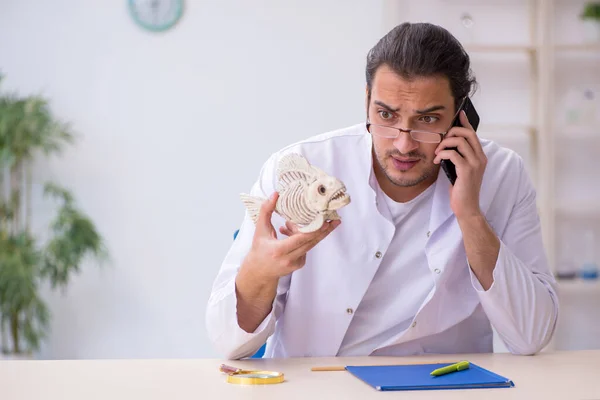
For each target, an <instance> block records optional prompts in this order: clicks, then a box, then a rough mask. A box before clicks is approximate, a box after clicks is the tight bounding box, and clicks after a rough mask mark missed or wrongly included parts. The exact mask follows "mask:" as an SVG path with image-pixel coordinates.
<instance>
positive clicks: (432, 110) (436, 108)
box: [415, 105, 446, 114]
mask: <svg viewBox="0 0 600 400" xmlns="http://www.w3.org/2000/svg"><path fill="white" fill-rule="evenodd" d="M445 109H446V107H444V106H441V105H440V106H432V107H429V108H426V109H424V110H415V112H416V113H417V114H427V113H430V112H434V111H438V110H445Z"/></svg>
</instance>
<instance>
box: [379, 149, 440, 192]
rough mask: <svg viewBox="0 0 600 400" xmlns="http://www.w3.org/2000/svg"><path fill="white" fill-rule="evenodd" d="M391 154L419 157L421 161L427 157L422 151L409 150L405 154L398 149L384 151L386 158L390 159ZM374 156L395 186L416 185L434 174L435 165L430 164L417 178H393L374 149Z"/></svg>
mask: <svg viewBox="0 0 600 400" xmlns="http://www.w3.org/2000/svg"><path fill="white" fill-rule="evenodd" d="M392 156H404V157H408V158H413V159H419V160H421V161H424V160H426V159H427V157H425V155H424V154H422V153H418V152H414V151H413V152H410V153H408V154H406V155H402V154H401V153H400V152H398V151H388V152H387V153H386V156H385V157H386V159H390V158H391V157H392ZM375 158H376V160H377V163H378V164H379V167H380V168H381V170H382V171H383V173H384V175H385V176H386V178H387V179H388V180H389V181H390V182H391V183H392V184H394V185H395V186H399V187H411V186H416V185H418V184H420V183H422V182H423V181H426V180H427V179H429V178H431V177H432V176H433V175H434V174H435V169H436V168H435V165H433V164H432V165H431V168H428V169H427V170H425V171H424V172H423V174H422V175H421V176H419V177H417V178H414V179H402V178H394V177H393V176H392V175H391V174H390V171H389V167H388V166H387V165H386V164H385V163H384V162H383V160H382V159H381V157H379V154H378V153H377V151H375Z"/></svg>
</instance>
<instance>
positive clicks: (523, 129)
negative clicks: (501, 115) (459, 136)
mask: <svg viewBox="0 0 600 400" xmlns="http://www.w3.org/2000/svg"><path fill="white" fill-rule="evenodd" d="M477 132H478V134H480V135H481V136H482V137H485V138H490V139H492V140H494V139H510V140H529V139H531V137H532V136H536V134H537V129H536V127H534V126H531V125H524V124H523V125H519V124H513V125H510V124H506V125H504V124H481V125H480V126H479V128H477Z"/></svg>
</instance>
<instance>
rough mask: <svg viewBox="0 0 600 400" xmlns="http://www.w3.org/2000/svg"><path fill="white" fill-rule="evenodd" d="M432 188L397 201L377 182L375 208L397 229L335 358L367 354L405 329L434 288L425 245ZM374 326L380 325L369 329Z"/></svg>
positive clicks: (432, 186)
mask: <svg viewBox="0 0 600 400" xmlns="http://www.w3.org/2000/svg"><path fill="white" fill-rule="evenodd" d="M434 187H435V184H433V185H431V186H430V187H428V188H427V189H426V190H425V191H423V193H421V194H420V195H419V196H417V197H416V198H414V199H412V200H411V201H409V202H406V203H397V202H395V201H394V200H392V199H391V198H389V197H388V196H387V195H386V194H385V193H384V192H383V191H382V190H381V188H380V187H379V185H377V198H378V207H379V209H380V212H381V213H382V214H383V215H390V216H391V218H392V221H393V223H394V225H395V226H396V231H395V233H394V237H393V239H392V242H391V244H390V247H389V249H388V251H387V252H386V254H385V255H384V258H383V260H382V262H381V264H380V266H379V269H378V270H377V272H376V274H375V276H374V277H373V280H372V282H371V284H370V285H369V288H368V290H367V292H366V293H365V296H364V297H363V299H362V301H361V303H360V304H359V306H358V307H357V308H356V310H355V312H354V315H353V318H352V322H351V323H350V327H349V329H348V331H347V333H346V336H345V337H344V340H343V342H342V345H341V347H340V350H339V352H338V356H363V355H369V354H371V353H372V352H373V351H374V350H376V349H377V348H378V347H379V346H381V345H382V344H384V343H385V342H386V341H387V340H389V339H390V338H391V337H393V336H395V335H397V334H399V333H401V332H402V331H404V330H405V329H406V328H408V327H409V326H410V323H411V321H412V319H413V317H414V316H415V315H416V313H417V311H418V310H419V308H420V307H421V305H422V304H423V302H424V300H425V298H426V297H427V295H428V294H429V292H430V291H431V290H432V289H433V287H434V280H433V276H432V272H431V271H430V269H429V266H428V263H427V258H426V255H425V243H426V241H427V229H428V225H429V215H430V211H431V201H432V198H433V190H434V189H433V188H434ZM382 200H383V201H382ZM382 207H387V210H385V209H382ZM387 211H389V212H387ZM375 321H376V322H375ZM373 326H378V327H381V326H383V327H384V328H383V329H381V330H379V331H377V332H373V328H372V327H373Z"/></svg>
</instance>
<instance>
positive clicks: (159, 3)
mask: <svg viewBox="0 0 600 400" xmlns="http://www.w3.org/2000/svg"><path fill="white" fill-rule="evenodd" d="M183 1H184V0H127V4H128V8H129V13H130V14H131V16H132V18H133V20H134V21H135V22H136V23H137V24H138V25H139V26H141V27H142V28H144V29H146V30H149V31H152V32H161V31H166V30H168V29H170V28H172V27H173V26H174V25H175V24H176V23H177V21H179V19H180V18H181V15H182V14H183Z"/></svg>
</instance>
